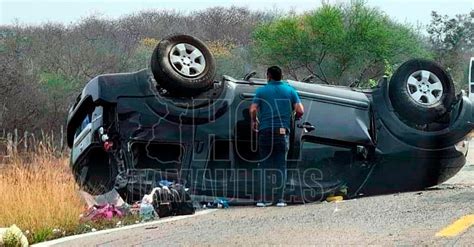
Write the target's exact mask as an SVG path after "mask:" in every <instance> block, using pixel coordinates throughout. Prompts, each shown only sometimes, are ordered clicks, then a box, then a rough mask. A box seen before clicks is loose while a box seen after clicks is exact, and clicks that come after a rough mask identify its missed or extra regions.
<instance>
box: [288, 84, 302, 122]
mask: <svg viewBox="0 0 474 247" xmlns="http://www.w3.org/2000/svg"><path fill="white" fill-rule="evenodd" d="M291 103H293V110H294V111H295V115H296V119H300V118H301V117H302V116H303V114H304V106H303V104H302V103H301V99H300V97H299V96H298V94H297V93H296V91H295V90H294V89H293V90H292V92H291Z"/></svg>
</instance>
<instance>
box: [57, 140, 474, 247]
mask: <svg viewBox="0 0 474 247" xmlns="http://www.w3.org/2000/svg"><path fill="white" fill-rule="evenodd" d="M471 144H472V143H471ZM473 146H474V145H471V150H470V155H469V162H468V164H467V165H466V166H465V167H464V169H463V170H462V171H461V172H460V173H459V174H458V175H457V176H455V177H454V178H452V179H451V180H449V181H447V182H446V183H444V184H443V185H440V186H438V187H436V188H432V189H429V190H425V191H420V192H410V193H401V194H394V195H384V196H373V197H365V198H359V199H356V200H348V201H343V202H339V203H312V204H306V205H295V206H288V207H286V208H276V207H269V208H255V207H232V208H229V209H223V210H217V211H214V212H211V213H208V214H204V215H199V216H196V217H192V218H185V219H180V220H176V221H171V222H166V223H156V224H153V225H147V226H142V227H137V228H133V229H127V230H121V231H115V232H109V233H104V234H100V235H95V236H86V237H81V238H79V239H76V240H70V241H66V242H63V243H60V244H56V245H55V246H81V247H82V246H97V245H99V246H131V245H139V246H156V245H167V246H168V245H263V244H265V245H267V244H268V245H281V244H284V245H300V244H301V245H302V244H304V245H320V244H322V245H328V244H331V245H346V244H350V245H355V244H356V245H368V244H373V245H459V246H467V245H474V226H472V227H470V228H469V226H470V225H472V224H473V223H474V147H473Z"/></svg>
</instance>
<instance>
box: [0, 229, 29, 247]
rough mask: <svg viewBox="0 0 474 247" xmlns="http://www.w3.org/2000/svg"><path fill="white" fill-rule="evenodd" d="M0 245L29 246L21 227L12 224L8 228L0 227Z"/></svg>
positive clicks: (7, 246)
mask: <svg viewBox="0 0 474 247" xmlns="http://www.w3.org/2000/svg"><path fill="white" fill-rule="evenodd" d="M0 246H5V247H10V246H14V247H18V246H21V247H25V246H29V243H28V239H27V238H26V236H25V235H24V234H23V232H22V231H21V229H20V228H18V227H17V226H16V225H12V226H10V227H9V228H2V229H0Z"/></svg>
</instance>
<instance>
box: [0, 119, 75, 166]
mask: <svg viewBox="0 0 474 247" xmlns="http://www.w3.org/2000/svg"><path fill="white" fill-rule="evenodd" d="M45 150H48V151H49V152H51V153H53V154H57V155H63V154H64V153H65V152H66V150H67V146H66V140H65V134H64V127H63V126H61V129H60V130H57V131H53V130H51V131H44V130H40V131H36V132H33V131H18V129H14V130H13V131H11V132H9V131H7V130H5V129H1V130H0V163H3V162H5V161H7V160H8V159H9V158H11V157H15V156H18V155H20V156H21V155H27V154H34V153H38V152H43V151H45Z"/></svg>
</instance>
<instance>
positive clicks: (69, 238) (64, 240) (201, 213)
mask: <svg viewBox="0 0 474 247" xmlns="http://www.w3.org/2000/svg"><path fill="white" fill-rule="evenodd" d="M217 210H218V209H207V210H203V211H198V212H196V213H195V214H191V215H181V216H173V217H169V218H165V219H162V220H156V221H151V222H145V223H140V224H133V225H129V226H124V227H119V228H112V229H107V230H101V231H96V232H88V233H84V234H79V235H73V236H68V237H64V238H59V239H55V240H51V241H47V242H42V243H38V244H35V245H32V246H35V247H43V246H53V245H56V244H60V243H64V242H68V241H72V240H77V239H80V238H85V237H90V236H95V235H101V234H107V233H111V232H118V231H123V230H129V229H134V228H139V227H145V226H153V225H159V224H162V223H166V222H171V221H177V220H183V219H187V218H192V217H196V216H200V215H205V214H208V213H212V212H215V211H217Z"/></svg>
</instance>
